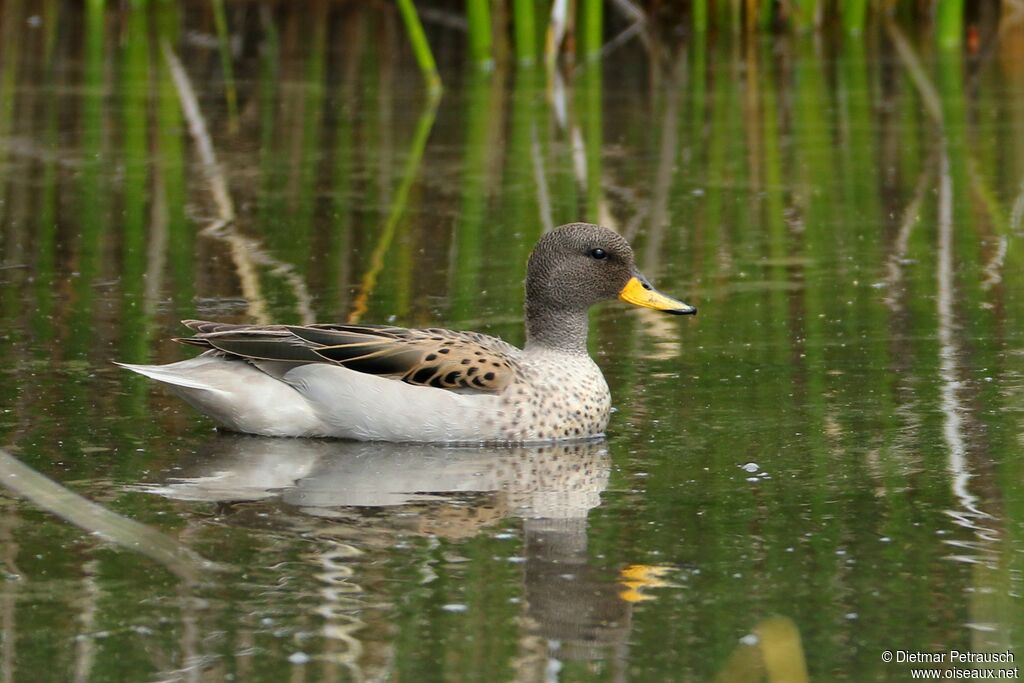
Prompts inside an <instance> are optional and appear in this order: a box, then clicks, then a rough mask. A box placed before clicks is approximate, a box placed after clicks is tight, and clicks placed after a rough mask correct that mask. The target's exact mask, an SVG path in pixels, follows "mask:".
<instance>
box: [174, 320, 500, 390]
mask: <svg viewBox="0 0 1024 683" xmlns="http://www.w3.org/2000/svg"><path fill="white" fill-rule="evenodd" d="M184 324H185V325H186V326H188V327H189V328H190V329H192V330H193V331H195V332H196V334H195V335H193V336H191V337H185V338H182V339H178V340H177V341H180V342H182V343H185V344H192V345H194V346H201V347H204V348H209V349H216V350H218V351H221V352H223V353H227V354H230V355H232V356H238V357H241V358H246V359H249V360H252V361H255V362H256V363H257V365H258V364H259V362H260V361H281V362H286V363H333V364H336V365H341V366H344V367H346V368H349V369H351V370H356V371H358V372H365V373H368V374H372V375H382V376H387V377H392V378H394V379H399V380H401V381H403V382H406V383H408V384H417V385H422V386H429V387H436V388H439V389H450V390H457V391H479V392H488V393H494V392H499V391H501V390H502V389H504V388H505V387H506V386H508V384H509V383H511V382H512V380H513V379H514V378H515V376H516V373H517V372H518V371H519V362H518V356H519V353H520V351H519V349H517V348H516V347H514V346H512V345H511V344H508V343H506V342H504V341H502V340H500V339H497V338H496V337H491V336H488V335H485V334H480V333H479V332H457V331H454V330H445V329H439V328H428V329H409V328H404V327H393V326H387V325H341V324H338V325H334V324H327V325H302V326H298V325H269V326H264V325H230V324H224V323H214V322H207V321H201V320H186V321H184Z"/></svg>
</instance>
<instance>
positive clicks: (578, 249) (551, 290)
mask: <svg viewBox="0 0 1024 683" xmlns="http://www.w3.org/2000/svg"><path fill="white" fill-rule="evenodd" d="M616 298H618V299H622V300H623V301H627V302H629V303H631V304H635V305H637V306H643V307H644V308H653V309H654V310H656V311H664V312H665V313H672V314H675V315H694V314H696V313H697V309H696V308H695V307H693V306H690V305H689V304H684V303H683V302H682V301H677V300H676V299H673V298H671V297H667V296H665V295H664V294H662V293H661V292H659V291H658V290H656V289H654V287H652V286H651V284H650V282H648V281H647V278H645V277H644V276H643V275H641V274H640V271H639V270H637V267H636V260H635V259H634V258H633V249H632V248H630V246H629V243H628V242H626V240H625V239H623V237H622V236H621V235H619V234H618V233H616V232H614V231H612V230H609V229H608V228H603V227H601V226H600V225H593V224H591V223H570V224H568V225H563V226H561V227H558V228H555V229H554V230H552V231H551V232H549V233H548V234H546V235H544V237H542V238H541V239H540V241H539V242H537V246H535V247H534V248H533V253H532V254H530V262H529V264H528V266H527V269H526V300H527V304H528V306H529V307H531V308H533V307H536V308H541V309H547V310H550V311H565V310H586V309H587V308H589V307H590V306H591V305H592V304H596V303H598V302H600V301H607V300H609V299H616Z"/></svg>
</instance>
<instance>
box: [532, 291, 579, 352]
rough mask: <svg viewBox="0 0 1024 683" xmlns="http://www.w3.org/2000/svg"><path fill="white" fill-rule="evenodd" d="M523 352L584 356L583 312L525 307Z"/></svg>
mask: <svg viewBox="0 0 1024 683" xmlns="http://www.w3.org/2000/svg"><path fill="white" fill-rule="evenodd" d="M526 348H527V349H551V350H554V351H560V352H562V353H571V354H583V355H587V309H585V308H584V309H554V308H549V307H547V306H537V305H531V303H530V302H527V304H526Z"/></svg>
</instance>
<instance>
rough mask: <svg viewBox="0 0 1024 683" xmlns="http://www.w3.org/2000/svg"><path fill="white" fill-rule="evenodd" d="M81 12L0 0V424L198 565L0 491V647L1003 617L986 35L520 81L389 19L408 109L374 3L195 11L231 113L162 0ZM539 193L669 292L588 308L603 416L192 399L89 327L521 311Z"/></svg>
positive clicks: (676, 630) (865, 653)
mask: <svg viewBox="0 0 1024 683" xmlns="http://www.w3.org/2000/svg"><path fill="white" fill-rule="evenodd" d="M96 7H97V5H96V4H95V3H93V4H88V8H86V9H79V10H69V11H67V12H66V13H63V14H60V15H59V16H58V19H59V20H58V21H44V22H42V23H39V22H36V21H30V16H29V15H30V12H29V11H28V10H27V9H24V8H20V6H19V5H18V4H17V3H4V4H3V11H4V13H5V15H4V17H3V19H2V23H0V25H2V26H3V31H4V40H3V41H2V42H0V231H2V233H0V238H2V242H0V244H2V247H0V326H2V327H0V329H2V339H3V342H4V343H3V345H2V346H0V360H2V365H0V367H2V373H3V381H2V382H0V434H2V443H3V444H4V445H5V447H6V448H7V449H8V450H10V451H11V452H12V453H13V454H14V455H15V456H16V457H17V458H18V459H19V460H20V461H22V462H23V463H25V464H27V465H29V466H31V467H32V468H34V469H36V470H38V471H39V472H41V473H43V474H45V475H46V476H47V477H49V478H51V479H52V480H54V481H56V482H58V483H60V484H62V485H63V486H65V487H67V488H68V489H70V490H73V491H74V492H76V493H78V494H81V495H82V496H84V497H86V498H88V499H90V500H92V501H95V502H97V503H100V504H102V505H103V506H105V507H106V508H107V509H109V510H111V511H114V512H116V513H119V514H121V515H124V516H126V517H129V518H131V519H134V520H137V521H139V522H142V523H144V524H146V525H147V526H148V527H149V528H151V529H153V530H156V531H159V532H162V533H163V534H166V535H169V536H170V537H172V538H173V539H174V540H176V541H177V542H178V543H179V544H180V545H181V546H183V547H185V548H187V549H189V550H190V551H191V553H192V554H191V555H189V557H202V558H206V559H208V560H211V561H214V562H217V563H219V565H220V570H208V569H202V570H200V574H199V580H198V581H189V580H185V579H183V578H181V576H180V575H179V574H176V573H174V571H172V570H171V569H170V568H168V566H165V565H164V564H161V563H160V562H157V561H153V560H151V559H148V558H147V557H145V556H142V555H140V554H138V553H136V552H132V551H131V550H126V549H124V548H123V547H121V546H119V545H117V544H115V543H111V542H109V541H108V540H106V539H105V538H104V537H103V536H102V535H97V534H90V533H86V532H83V531H81V530H80V529H79V528H77V527H75V526H72V525H70V524H68V523H67V522H66V521H63V520H61V519H59V518H58V517H55V516H53V515H51V514H49V513H47V512H44V511H42V510H41V509H40V508H39V507H38V506H37V505H36V504H35V503H32V502H30V501H28V500H26V499H24V498H22V497H19V496H17V495H15V494H14V493H9V494H4V495H3V496H2V497H0V505H2V509H0V539H2V541H3V542H2V543H0V566H2V569H3V577H2V581H0V643H2V647H0V670H2V671H3V675H4V676H5V680H82V681H92V680H95V681H103V680H154V681H157V680H159V681H173V680H211V681H213V680H245V681H281V680H292V679H294V680H339V681H341V680H386V679H395V680H417V681H421V680H422V681H428V680H446V681H454V680H484V681H500V680H552V679H554V680H562V681H606V680H634V681H680V680H686V681H711V680H714V679H715V677H716V676H717V675H719V674H722V675H723V676H724V675H727V674H728V672H733V673H735V671H737V670H743V671H745V672H746V673H747V674H749V675H750V676H756V675H757V672H758V671H759V669H758V667H759V666H760V665H759V664H758V662H761V661H764V660H765V659H766V658H769V657H771V656H776V657H778V658H781V659H782V660H784V661H786V662H789V663H790V664H791V665H793V666H795V667H797V669H799V667H800V666H804V667H806V671H807V672H808V675H809V678H810V679H811V680H815V681H821V680H833V679H852V680H893V681H896V680H906V678H907V676H908V667H907V666H906V665H900V664H885V663H883V662H882V660H881V654H882V652H883V651H885V650H914V651H916V650H920V651H924V652H940V651H946V650H949V649H960V650H973V651H977V652H983V651H991V652H1003V651H1006V650H1010V651H1013V652H1016V651H1017V646H1018V640H1017V639H1018V638H1019V637H1021V633H1022V631H1021V630H1019V629H1021V628H1022V626H1024V611H1022V604H1021V598H1020V594H1021V590H1022V586H1021V581H1022V577H1021V557H1022V555H1021V553H1022V551H1024V544H1022V543H1024V541H1022V534H1024V496H1022V495H1021V493H1020V481H1021V473H1022V466H1024V461H1022V456H1021V451H1022V446H1024V443H1022V441H1021V434H1022V433H1024V430H1022V424H1021V421H1022V409H1024V403H1022V397H1024V331H1022V330H1024V268H1022V262H1021V254H1022V251H1021V246H1022V245H1021V238H1022V231H1021V216H1022V215H1024V199H1022V198H1021V194H1020V193H1021V182H1022V179H1024V143H1022V141H1024V58H1022V56H1021V54H1020V50H1019V46H1020V45H1022V44H1024V35H1021V33H1020V31H1019V30H1015V29H1012V28H1011V30H1010V31H1009V33H1008V34H1007V35H1005V36H1004V37H1003V39H1002V40H1001V41H1000V42H999V43H997V44H996V45H995V46H994V48H993V49H991V50H987V51H985V52H984V53H983V54H978V55H967V56H961V55H960V54H959V53H956V54H943V53H941V52H936V50H935V48H934V47H933V46H932V45H930V44H929V43H927V42H925V43H920V44H919V43H917V42H915V41H914V40H912V39H910V38H908V39H906V40H907V45H908V46H909V47H910V50H911V51H912V57H913V58H914V59H916V60H919V62H920V64H921V65H922V70H921V73H923V74H924V77H925V80H924V82H923V83H922V81H920V80H918V81H915V80H914V78H912V76H911V70H910V69H909V68H908V66H907V60H906V55H905V54H904V53H901V52H900V51H899V50H898V49H897V43H896V42H893V40H894V39H893V37H892V36H891V35H890V34H889V33H887V32H886V31H885V30H884V29H882V28H881V27H875V28H874V29H873V31H874V33H873V34H872V36H871V37H870V39H869V40H868V39H866V40H864V41H856V40H847V41H843V42H841V43H840V42H836V43H834V44H828V45H825V46H823V45H822V44H821V43H820V42H815V41H814V40H813V39H812V38H810V37H808V38H807V39H780V40H779V41H777V42H773V43H772V44H767V43H766V44H757V43H754V44H749V45H748V44H743V43H742V42H735V41H732V40H730V39H729V37H728V36H718V37H717V38H715V39H714V40H712V41H710V42H707V43H702V42H701V41H700V40H698V39H693V40H691V41H689V42H687V43H684V44H683V47H682V49H678V46H671V47H670V48H667V49H666V50H664V51H662V52H659V53H657V54H655V56H653V57H652V56H651V55H650V54H648V53H645V51H644V50H643V49H641V47H640V46H639V45H638V44H636V43H631V44H629V45H626V46H624V47H622V48H620V50H619V51H617V52H615V53H614V54H613V56H610V57H609V58H608V59H607V60H606V61H605V63H604V64H603V66H602V67H600V68H596V67H586V66H581V68H579V69H577V70H575V71H573V72H572V73H569V74H568V75H567V76H566V77H565V79H564V83H563V86H562V87H552V86H550V85H549V80H548V77H547V76H546V75H545V74H544V73H543V71H542V70H537V71H534V70H533V69H516V68H514V67H508V68H505V67H500V68H498V69H496V70H495V71H494V72H492V73H490V74H477V73H474V72H473V71H466V70H464V69H463V67H462V66H460V60H459V50H461V48H460V47H459V45H460V40H461V38H460V36H459V35H458V34H457V33H453V32H452V30H451V29H446V28H444V27H439V26H431V28H430V30H431V38H432V40H434V41H435V44H436V45H438V46H439V47H438V53H439V56H440V59H441V64H442V76H443V78H444V80H445V83H446V90H445V93H444V96H443V98H442V99H441V100H440V102H439V104H437V106H436V107H434V106H432V105H431V103H430V101H429V100H428V98H427V97H426V96H425V94H424V91H423V88H422V84H421V82H420V78H419V75H418V72H417V70H416V68H415V64H414V62H413V60H412V59H411V56H410V55H409V54H408V53H407V48H406V45H405V41H404V37H403V35H402V28H401V24H400V23H398V22H397V17H396V16H393V15H391V14H389V13H388V12H387V11H383V10H380V9H379V8H363V7H361V6H350V5H340V6H338V7H335V6H333V5H328V4H321V5H315V6H312V7H311V8H302V9H298V8H296V9H294V10H291V9H290V8H289V9H287V10H281V9H278V10H276V11H275V12H273V13H269V12H264V11H260V10H256V9H252V10H239V11H238V13H239V15H241V18H242V20H244V21H245V22H247V23H246V24H245V25H246V26H247V27H248V28H247V29H246V30H245V31H243V34H244V36H245V39H244V41H243V42H242V44H240V45H239V46H238V50H237V54H236V55H235V60H234V65H235V69H234V75H233V79H234V87H235V89H236V91H237V111H236V112H232V110H231V109H230V108H229V107H228V105H227V104H226V100H225V92H226V91H227V88H226V81H225V78H224V74H223V72H222V71H221V67H220V61H219V57H218V54H217V52H216V41H213V40H211V38H212V37H211V36H210V34H209V31H211V30H212V29H210V28H209V27H208V26H207V25H206V24H204V23H202V21H199V20H198V19H195V18H193V17H190V18H189V19H188V20H185V21H182V20H181V19H180V18H179V17H176V16H174V13H173V12H172V11H170V10H168V9H167V8H165V7H163V6H162V5H160V6H158V7H156V8H154V9H152V10H151V11H148V12H132V11H127V10H126V11H125V12H114V11H108V12H103V11H102V10H97V9H96ZM90 8H91V9H90ZM232 18H233V19H239V17H238V16H235V15H232ZM193 22H195V23H193ZM81 26H85V27H86V30H85V31H80V30H79V29H78V28H76V27H81ZM1014 31H1016V32H1014ZM164 39H166V40H168V41H169V44H170V45H171V46H172V47H173V49H174V51H175V53H176V54H177V55H178V57H179V58H180V60H181V62H182V64H183V67H184V70H185V72H186V73H187V74H188V76H189V78H190V79H191V82H192V86H193V87H194V88H195V90H196V93H197V97H198V103H199V105H200V108H201V111H202V113H203V116H204V117H205V119H206V123H207V126H208V128H209V133H210V141H211V142H212V145H213V148H214V150H215V153H216V154H217V156H218V159H219V163H220V167H221V169H222V171H223V174H224V177H225V179H226V186H227V192H228V195H229V197H230V200H231V202H232V205H233V207H234V211H235V213H236V215H237V219H236V220H235V221H234V222H233V223H230V224H224V223H222V222H218V217H219V216H220V214H221V209H220V208H218V204H217V203H216V202H215V200H214V198H213V196H212V194H211V183H210V181H209V179H208V176H207V175H206V174H205V173H204V169H203V164H202V159H201V157H200V156H199V155H198V153H197V151H196V146H195V141H194V139H193V138H192V137H191V136H190V134H189V131H188V128H187V126H186V123H185V119H184V117H183V114H182V112H181V108H180V106H179V92H178V89H177V88H176V86H175V84H174V81H173V79H172V75H171V72H170V70H169V69H168V66H167V62H166V61H165V59H164V57H163V55H162V52H161V49H160V41H161V40H164ZM897 40H898V39H897ZM922 93H925V94H922ZM574 220H593V221H600V222H602V223H604V224H606V225H609V226H612V227H614V228H616V229H617V230H619V231H621V232H622V233H624V234H626V235H627V236H628V237H629V238H630V239H631V240H632V241H633V243H634V245H635V246H636V249H637V253H638V260H639V262H640V264H641V266H642V268H643V270H644V271H645V272H646V273H647V274H648V275H649V276H650V277H651V279H652V280H653V281H654V282H655V283H656V284H657V285H658V286H659V288H661V289H662V290H664V291H666V292H668V293H671V294H673V295H676V296H678V297H680V298H682V299H684V300H686V301H687V302H689V303H693V304H695V305H697V306H698V307H699V308H700V311H701V313H700V315H699V316H698V317H697V318H696V319H679V318H674V317H662V316H659V315H657V314H655V313H653V312H647V311H640V310H627V309H626V308H625V307H624V306H622V305H619V304H609V305H606V306H602V307H600V308H599V309H598V310H596V311H595V312H594V314H593V317H592V325H591V330H592V336H591V349H592V352H593V354H594V356H595V357H596V359H597V361H598V363H599V364H600V365H601V366H602V368H603V369H604V372H605V374H606V376H607V378H608V381H609V384H610V386H611V389H612V392H613V396H614V403H615V406H616V408H617V412H616V413H615V414H614V415H613V417H612V421H611V424H610V426H609V433H608V439H607V441H604V442H599V443H587V444H577V445H573V446H564V447H563V446H557V447H550V448H541V449H505V450H501V449H499V450H476V449H445V448H435V447H423V446H391V445H366V444H348V443H341V442H332V441H304V440H267V439H258V438H251V437H241V436H233V435H226V434H219V433H217V432H215V431H214V430H213V429H212V425H211V424H210V423H209V421H207V420H206V419H204V418H202V417H200V416H198V415H196V414H194V413H193V412H192V411H191V410H190V409H189V408H188V407H187V406H186V405H184V404H182V403H180V402H179V401H177V400H176V399H174V398H173V397H171V396H169V395H168V393H167V392H165V391H163V390H161V389H160V388H159V387H154V386H152V385H151V384H149V383H148V382H147V381H146V380H145V379H143V378H141V377H137V376H132V375H130V374H128V373H125V372H123V371H120V370H118V369H117V368H116V367H114V366H113V365H112V361H115V360H120V361H126V362H136V363H140V362H143V363H144V362H151V363H155V362H171V361H174V360H179V359H181V358H184V357H186V356H187V355H188V354H189V351H188V349H186V348H184V347H182V346H180V345H176V344H174V343H173V342H171V341H169V339H170V337H172V336H174V335H178V334H182V332H183V328H181V327H180V326H179V325H178V322H177V321H178V320H180V319H183V318H213V319H219V320H226V321H251V320H263V321H271V320H273V321H280V322H310V321H312V320H317V321H321V322H328V321H338V320H352V319H361V320H364V321H367V322H391V323H394V324H399V325H409V326H431V325H447V326H452V327H456V328H471V329H478V330H481V331H484V332H488V333H491V334H497V335H500V336H502V337H503V338H505V339H507V340H509V341H511V342H513V343H521V342H522V341H523V332H522V328H521V322H520V320H521V317H520V311H521V306H522V297H523V292H522V284H521V282H522V274H523V268H524V264H525V258H526V256H527V254H528V253H529V250H530V248H531V246H532V244H533V243H534V241H535V240H536V239H537V237H538V236H539V235H541V234H542V233H543V231H544V230H545V229H546V228H547V227H550V226H552V225H558V224H560V223H563V222H568V221H574ZM737 667H738V668H737ZM723 672H725V673H723Z"/></svg>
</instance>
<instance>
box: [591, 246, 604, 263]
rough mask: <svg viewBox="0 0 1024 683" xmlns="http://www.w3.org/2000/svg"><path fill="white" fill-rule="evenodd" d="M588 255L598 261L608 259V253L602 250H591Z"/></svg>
mask: <svg viewBox="0 0 1024 683" xmlns="http://www.w3.org/2000/svg"><path fill="white" fill-rule="evenodd" d="M590 255H591V256H593V257H594V258H596V259H597V260H598V261H600V260H601V259H603V258H608V252H606V251H605V250H604V249H591V250H590Z"/></svg>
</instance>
